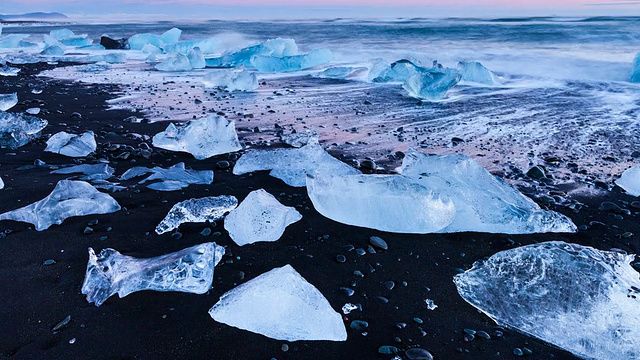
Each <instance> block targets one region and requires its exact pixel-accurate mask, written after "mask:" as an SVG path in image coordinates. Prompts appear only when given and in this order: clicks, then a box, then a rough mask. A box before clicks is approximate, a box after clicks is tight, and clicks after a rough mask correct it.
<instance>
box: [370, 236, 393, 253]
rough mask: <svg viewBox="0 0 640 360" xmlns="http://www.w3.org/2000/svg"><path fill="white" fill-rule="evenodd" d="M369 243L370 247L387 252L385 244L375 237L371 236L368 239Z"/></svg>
mask: <svg viewBox="0 0 640 360" xmlns="http://www.w3.org/2000/svg"><path fill="white" fill-rule="evenodd" d="M369 242H370V243H371V245H373V246H375V247H377V248H379V249H382V250H388V249H389V246H388V245H387V242H386V241H384V240H382V239H381V238H379V237H377V236H372V237H370V238H369Z"/></svg>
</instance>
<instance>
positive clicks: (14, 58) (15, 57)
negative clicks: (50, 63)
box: [3, 51, 42, 65]
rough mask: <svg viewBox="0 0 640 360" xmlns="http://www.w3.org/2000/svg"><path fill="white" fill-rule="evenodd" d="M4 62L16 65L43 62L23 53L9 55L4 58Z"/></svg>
mask: <svg viewBox="0 0 640 360" xmlns="http://www.w3.org/2000/svg"><path fill="white" fill-rule="evenodd" d="M3 60H4V61H6V62H9V63H12V64H15V65H22V64H35V63H39V62H40V61H42V59H40V58H39V57H37V56H34V55H32V54H29V53H25V52H22V51H20V52H17V53H11V54H8V55H6V56H5V57H4V59H3Z"/></svg>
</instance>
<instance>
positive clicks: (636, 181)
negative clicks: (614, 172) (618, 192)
mask: <svg viewBox="0 0 640 360" xmlns="http://www.w3.org/2000/svg"><path fill="white" fill-rule="evenodd" d="M616 185H618V186H620V187H621V188H623V189H624V191H626V192H627V193H628V194H629V195H632V196H640V165H636V166H634V167H632V168H629V169H627V170H625V171H624V172H623V173H622V175H621V176H620V179H618V180H616Z"/></svg>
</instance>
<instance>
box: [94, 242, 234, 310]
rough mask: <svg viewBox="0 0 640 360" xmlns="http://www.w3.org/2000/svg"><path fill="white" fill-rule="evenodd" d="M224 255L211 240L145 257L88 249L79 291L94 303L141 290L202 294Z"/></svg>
mask: <svg viewBox="0 0 640 360" xmlns="http://www.w3.org/2000/svg"><path fill="white" fill-rule="evenodd" d="M223 255H224V248H223V247H222V246H218V245H217V244H216V243H213V242H210V243H204V244H200V245H195V246H192V247H189V248H186V249H183V250H180V251H176V252H174V253H170V254H166V255H162V256H158V257H154V258H146V259H140V258H135V257H132V256H127V255H122V254H120V253H119V252H118V251H116V250H114V249H110V248H108V249H103V250H102V251H101V252H100V253H99V254H97V255H96V254H95V252H94V251H93V249H92V248H89V262H88V263H87V271H86V273H85V277H84V282H83V283H82V293H83V294H85V295H87V301H88V302H89V303H94V304H95V305H96V306H100V305H102V304H103V303H104V302H105V301H106V300H107V299H108V298H109V297H111V296H112V295H114V294H116V293H117V294H118V296H119V297H120V298H123V297H125V296H127V295H129V294H131V293H134V292H136V291H143V290H154V291H179V292H188V293H194V294H204V293H206V292H207V291H209V289H211V284H212V282H213V271H214V267H215V266H216V265H217V264H218V262H220V259H222V256H223Z"/></svg>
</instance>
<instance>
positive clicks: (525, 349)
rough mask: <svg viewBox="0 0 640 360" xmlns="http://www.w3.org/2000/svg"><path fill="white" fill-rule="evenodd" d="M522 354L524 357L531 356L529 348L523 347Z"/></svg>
mask: <svg viewBox="0 0 640 360" xmlns="http://www.w3.org/2000/svg"><path fill="white" fill-rule="evenodd" d="M522 353H523V354H525V355H531V354H533V351H531V350H530V349H529V348H526V347H523V348H522Z"/></svg>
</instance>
